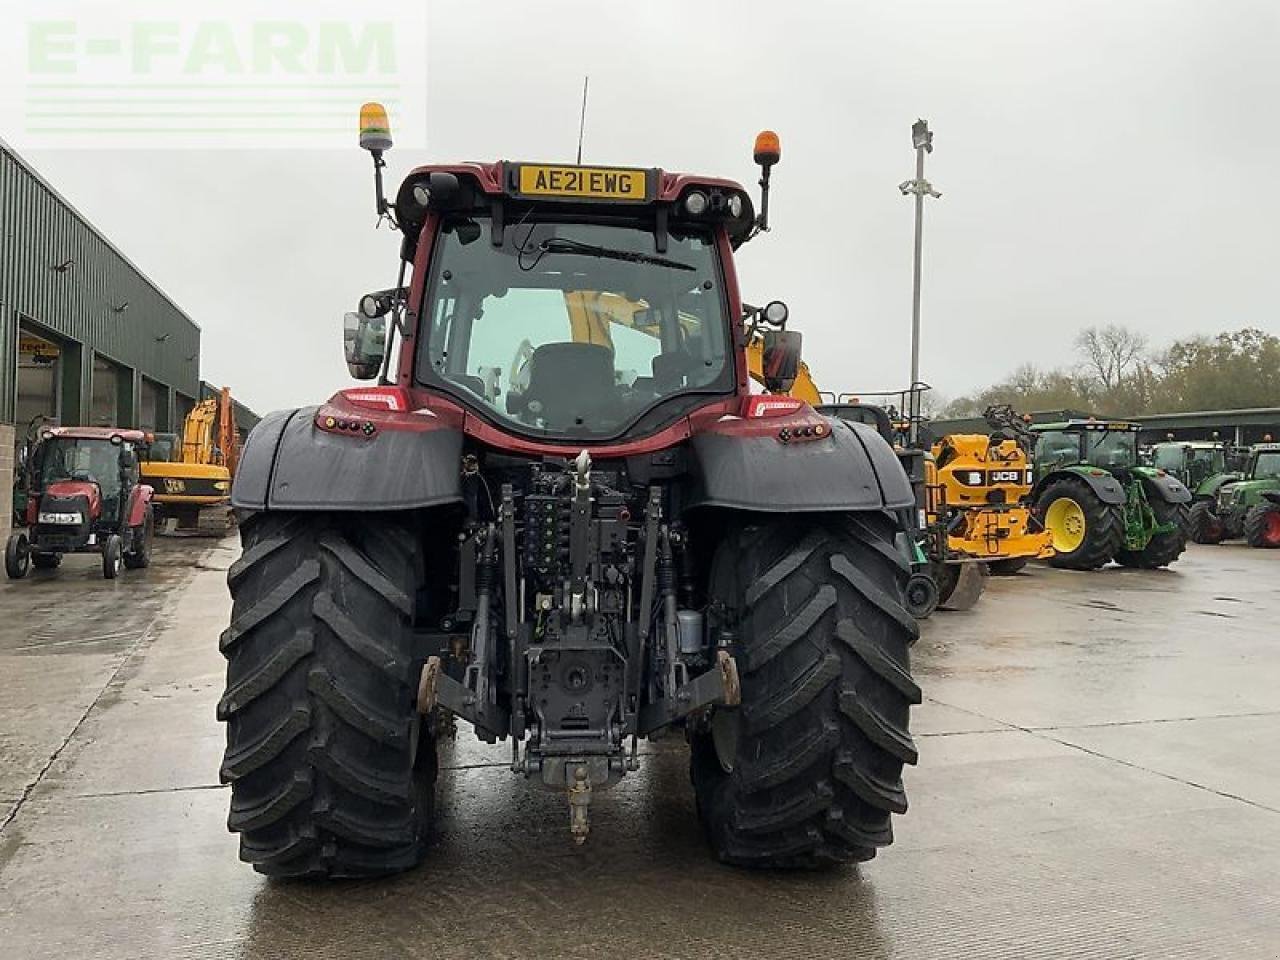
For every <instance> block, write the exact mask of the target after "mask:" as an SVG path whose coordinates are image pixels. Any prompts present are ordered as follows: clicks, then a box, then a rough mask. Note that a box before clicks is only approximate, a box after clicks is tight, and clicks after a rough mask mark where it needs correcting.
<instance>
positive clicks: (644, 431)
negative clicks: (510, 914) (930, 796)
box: [218, 105, 920, 877]
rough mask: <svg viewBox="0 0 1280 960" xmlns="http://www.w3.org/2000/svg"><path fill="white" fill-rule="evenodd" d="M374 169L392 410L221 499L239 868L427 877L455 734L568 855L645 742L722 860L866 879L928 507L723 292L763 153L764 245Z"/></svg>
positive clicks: (897, 770) (557, 185)
mask: <svg viewBox="0 0 1280 960" xmlns="http://www.w3.org/2000/svg"><path fill="white" fill-rule="evenodd" d="M361 143H362V146H364V147H366V148H367V149H369V150H370V151H371V152H372V154H373V158H374V169H375V179H376V184H377V195H378V202H377V207H378V212H379V213H380V214H382V215H385V216H386V217H388V218H390V219H391V220H392V221H393V222H394V224H395V225H396V227H397V228H398V229H399V231H400V232H401V233H402V235H403V236H402V239H401V241H400V263H399V282H398V283H397V284H396V285H395V286H394V287H392V288H391V289H388V290H382V291H378V292H376V293H372V294H369V295H368V296H366V297H364V298H363V299H362V301H361V303H360V313H359V314H349V315H348V318H347V327H346V353H347V361H348V365H349V368H350V370H351V373H352V375H353V376H354V377H356V378H358V379H373V378H377V383H376V384H375V385H371V386H368V387H365V388H357V389H345V390H340V391H339V392H338V393H336V394H335V395H334V396H333V397H332V398H331V399H330V400H329V401H328V402H327V403H325V404H322V405H321V406H318V407H304V408H302V409H297V410H285V411H281V412H277V413H273V414H271V415H269V416H268V417H266V418H265V419H264V420H263V421H262V423H261V424H260V425H259V426H258V427H257V428H256V429H255V430H254V431H253V433H252V434H251V435H250V437H249V439H248V442H247V444H246V447H245V450H244V454H243V458H242V460H241V463H240V469H239V472H238V473H237V475H236V478H235V483H234V487H233V493H232V499H233V504H234V506H235V507H236V509H237V510H238V512H239V515H240V518H241V536H242V540H243V549H244V552H243V555H242V556H241V558H240V559H239V560H238V561H237V562H236V563H235V564H234V566H233V567H232V568H231V571H230V574H229V577H228V581H229V585H230V589H231V595H232V599H233V609H232V614H231V623H230V626H229V627H228V628H227V630H226V631H225V632H224V633H223V635H222V639H221V643H220V646H221V649H222V652H223V653H224V655H225V656H226V657H227V659H228V661H229V665H228V668H227V686H226V693H225V695H224V696H223V697H222V699H221V701H220V703H219V705H218V716H219V718H220V719H221V720H223V721H225V722H226V724H227V751H226V755H225V759H224V762H223V765H222V769H221V776H222V778H223V780H224V781H225V782H229V783H230V784H231V811H230V816H229V819H228V825H229V827H230V829H231V830H233V831H235V832H238V833H239V834H240V855H241V858H242V859H243V860H246V861H248V862H249V863H252V864H253V865H254V867H255V868H256V869H257V870H259V871H260V872H262V873H265V874H269V875H273V876H347V877H349V876H369V875H375V874H380V873H388V872H392V871H396V870H402V869H406V868H408V867H411V866H413V865H414V864H416V863H417V862H419V860H421V858H422V857H423V856H424V854H425V849H426V846H427V843H428V840H429V838H430V836H431V816H432V809H433V802H432V797H433V784H434V780H435V776H436V736H437V733H438V731H440V730H441V729H442V728H443V727H444V726H445V724H446V723H449V722H451V720H450V719H449V718H450V717H451V716H452V717H460V718H462V719H464V720H466V721H468V722H469V723H470V724H471V725H472V726H473V727H474V730H475V732H476V734H477V736H478V737H479V738H480V739H482V740H485V741H488V742H496V741H499V740H505V741H509V742H510V745H511V769H512V771H513V772H514V773H516V774H518V775H521V776H523V777H526V778H529V779H530V780H532V781H535V782H537V783H539V784H541V785H544V786H545V787H547V788H550V789H552V790H555V791H558V792H560V793H562V794H563V795H564V796H565V797H566V799H567V806H568V813H569V816H568V818H567V819H568V825H569V827H570V832H571V835H572V837H573V838H574V840H576V841H577V842H582V841H583V840H585V839H586V836H587V832H588V829H589V818H588V814H589V810H590V805H591V803H592V802H593V798H594V797H597V796H598V795H599V793H600V792H601V791H602V790H604V789H605V788H607V787H610V786H612V785H613V784H615V783H616V782H617V781H618V780H619V779H620V778H622V777H623V776H624V775H625V774H627V772H629V771H632V770H635V769H637V768H638V766H639V764H640V762H641V757H640V755H639V754H638V753H637V742H638V740H639V739H640V738H646V737H650V736H656V735H659V734H661V733H663V732H666V731H669V730H670V729H671V728H680V729H682V730H683V733H684V736H685V737H686V739H687V740H688V742H689V745H690V761H691V770H692V780H693V790H694V793H695V795H696V798H697V808H698V812H699V816H700V818H701V820H702V822H703V824H704V827H705V830H706V833H707V836H708V838H709V841H710V845H711V847H712V849H713V850H714V852H715V853H716V855H717V856H718V857H719V858H721V859H722V860H724V861H726V862H730V863H735V864H742V865H748V866H755V867H820V866H826V865H829V864H838V863H847V862H851V861H860V860H865V859H868V858H870V857H872V856H874V855H875V852H876V850H877V849H878V848H880V847H883V846H885V845H887V844H889V843H890V842H891V841H892V836H893V834H892V829H891V826H890V816H891V815H892V814H895V813H899V814H900V813H902V812H904V811H905V810H906V806H907V800H906V796H905V794H904V792H903V784H902V767H903V764H905V763H914V762H915V761H916V748H915V745H914V744H913V742H912V739H911V735H910V733H909V732H908V712H909V708H910V706H911V704H914V703H919V702H920V689H919V687H917V686H916V683H915V681H914V680H913V679H912V678H911V674H910V670H909V663H908V648H909V646H910V645H911V643H912V642H913V641H914V640H915V638H916V636H917V627H916V624H915V621H914V620H913V619H912V618H911V616H910V615H909V614H908V613H907V611H906V609H905V608H904V601H903V588H904V585H905V583H906V581H907V578H908V576H909V575H910V553H909V551H910V549H911V544H910V538H909V535H908V531H909V529H910V527H911V522H912V518H911V513H912V511H913V509H914V503H915V501H914V499H913V497H912V491H911V487H910V484H909V483H908V482H907V478H906V475H905V474H904V472H903V470H902V467H901V466H900V465H899V463H898V460H897V458H896V457H895V455H894V453H893V450H892V449H891V448H890V446H889V444H888V443H886V442H885V441H884V440H883V439H882V438H881V437H880V435H879V434H878V433H877V432H876V431H875V430H874V429H873V428H871V427H865V426H863V425H862V424H856V423H855V424H847V423H843V422H841V421H838V420H835V419H831V418H828V417H825V416H822V415H821V414H819V413H817V412H815V411H814V410H813V409H812V408H811V407H809V406H808V405H807V404H805V403H803V402H801V401H798V400H794V399H792V398H790V397H788V396H786V395H785V391H786V389H787V388H788V387H789V385H790V381H791V379H792V378H794V377H795V375H796V371H797V367H798V363H799V334H797V333H792V332H787V331H786V330H785V323H786V319H787V317H786V314H787V311H786V308H785V306H784V305H783V304H782V303H780V302H777V301H774V302H773V303H771V304H769V305H768V306H767V307H764V308H759V309H757V308H752V307H747V306H745V305H744V304H743V302H742V299H741V297H740V295H739V291H738V281H737V274H736V272H735V269H734V252H735V250H736V249H737V248H738V247H739V246H740V245H741V244H743V243H745V242H747V241H748V240H750V239H751V238H752V237H754V236H755V235H756V234H757V233H759V232H760V231H762V230H764V229H765V228H766V226H767V222H766V217H767V198H768V192H767V191H768V181H769V172H770V170H771V168H772V166H773V165H774V164H775V163H776V162H777V161H778V159H779V155H780V150H779V147H778V142H777V138H776V136H774V135H773V134H762V135H761V137H760V138H759V139H758V140H757V143H756V151H755V159H756V161H757V162H758V163H759V164H760V165H761V166H762V168H763V175H762V178H761V187H762V195H763V198H764V201H763V202H762V208H761V209H762V212H761V214H760V215H759V216H757V215H756V214H755V212H754V210H753V206H752V202H751V199H750V198H749V196H748V195H747V193H746V191H744V190H743V188H742V187H741V186H739V185H738V184H736V183H733V182H731V181H728V180H722V179H714V178H709V177H701V176H691V175H687V174H680V173H670V172H667V171H663V170H659V169H619V168H602V167H584V166H565V165H560V164H535V163H510V162H500V163H492V164H481V163H464V164H454V165H442V166H425V167H419V168H417V169H416V170H413V171H412V172H411V173H410V174H409V175H408V177H407V178H406V179H405V180H404V182H403V184H402V186H401V187H400V189H399V192H398V194H397V196H396V199H395V202H394V203H391V202H388V201H384V200H383V199H382V187H381V169H382V166H383V159H382V155H383V151H384V150H386V149H388V148H389V147H390V145H391V141H390V135H389V130H388V128H387V124H386V117H385V113H384V112H382V111H381V109H380V108H378V107H376V105H371V106H369V107H368V108H366V110H365V111H364V114H363V115H362V130H361ZM409 271H412V279H410V280H407V281H406V276H407V274H408V273H409ZM757 334H761V335H762V336H763V339H764V341H765V356H764V362H763V370H764V378H765V380H766V387H767V389H768V390H769V391H770V392H769V393H767V394H758V395H753V394H752V390H751V387H750V384H751V380H750V377H749V375H748V362H747V351H746V346H747V344H748V342H750V341H751V339H752V338H753V337H754V336H756V335H757ZM442 721H444V722H442Z"/></svg>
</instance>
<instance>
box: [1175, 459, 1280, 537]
mask: <svg viewBox="0 0 1280 960" xmlns="http://www.w3.org/2000/svg"><path fill="white" fill-rule="evenodd" d="M1278 495H1280V443H1260V444H1258V445H1257V446H1255V447H1254V448H1253V450H1252V451H1251V452H1250V454H1249V463H1248V465H1247V466H1246V467H1245V470H1244V475H1243V476H1242V477H1240V478H1239V479H1235V480H1233V481H1231V482H1229V483H1224V484H1223V485H1222V486H1221V488H1220V489H1219V490H1218V495H1217V498H1216V499H1215V500H1212V501H1209V502H1208V503H1206V504H1196V505H1195V507H1193V508H1192V525H1193V529H1194V528H1197V527H1198V528H1199V529H1201V530H1202V531H1203V533H1202V536H1203V539H1200V540H1197V542H1198V543H1221V542H1222V541H1223V540H1236V539H1239V538H1240V537H1244V539H1245V540H1247V541H1248V543H1249V546H1251V547H1280V496H1278Z"/></svg>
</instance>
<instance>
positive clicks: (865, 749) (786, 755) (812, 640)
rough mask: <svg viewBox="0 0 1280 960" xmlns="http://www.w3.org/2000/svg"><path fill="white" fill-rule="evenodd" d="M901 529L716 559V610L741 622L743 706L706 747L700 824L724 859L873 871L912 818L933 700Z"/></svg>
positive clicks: (761, 528) (826, 532)
mask: <svg viewBox="0 0 1280 960" xmlns="http://www.w3.org/2000/svg"><path fill="white" fill-rule="evenodd" d="M894 533H895V531H894V528H893V525H892V522H891V521H890V520H889V518H888V517H885V516H881V515H875V514H859V515H856V516H854V517H851V518H849V519H848V520H845V521H842V522H839V523H832V522H830V521H827V522H822V523H818V522H809V523H797V522H796V521H795V520H794V519H792V518H788V519H787V520H785V521H766V522H762V523H759V524H751V525H748V526H744V527H742V528H741V529H739V530H738V531H737V532H736V533H734V534H733V535H731V536H729V537H728V538H726V540H725V541H724V542H723V543H722V544H721V545H720V547H719V549H718V550H717V551H716V555H715V560H714V564H713V568H712V574H711V585H710V593H711V599H712V602H713V603H715V602H720V603H723V604H725V605H726V607H727V608H728V609H729V610H730V611H731V614H730V616H731V617H735V618H736V624H735V626H736V628H737V631H738V637H739V641H740V642H739V646H738V652H737V660H738V668H739V672H740V677H741V682H742V706H741V707H740V708H735V709H724V708H721V709H718V710H716V711H715V712H714V713H713V715H712V718H711V721H710V724H709V729H707V728H705V727H704V728H703V729H702V730H700V731H698V732H695V733H694V734H693V735H692V738H691V740H692V747H693V754H692V776H693V784H694V790H695V793H696V795H697V800H698V812H699V816H700V817H701V819H702V822H703V826H704V827H705V829H706V832H707V836H708V838H709V840H710V842H711V846H712V848H713V849H714V850H715V852H716V854H717V855H718V856H719V858H720V859H721V860H722V861H725V862H727V863H733V864H738V865H742V866H751V867H768V868H816V867H826V866H829V865H831V864H836V863H848V862H853V861H861V860H868V859H870V858H871V857H873V856H875V852H876V850H877V848H879V847H883V846H887V845H888V844H889V843H891V842H892V841H893V829H892V827H891V826H890V823H889V820H890V817H891V815H892V814H894V813H904V812H905V811H906V809H907V799H906V795H905V793H904V792H903V786H902V766H903V764H904V763H915V762H916V748H915V744H914V743H913V742H912V740H911V735H910V733H909V732H908V724H907V716H908V712H909V709H910V706H911V704H915V703H919V702H920V688H919V687H917V686H916V684H915V682H914V681H913V680H912V679H911V674H910V668H909V658H908V652H907V650H908V647H909V646H910V644H911V643H912V642H913V641H914V640H915V639H916V637H917V636H918V633H919V630H918V628H917V626H916V622H915V621H914V620H913V619H912V618H911V615H910V614H909V613H908V612H907V610H906V608H905V606H904V602H905V601H904V597H903V589H904V587H905V585H906V583H907V579H908V576H909V574H910V569H909V567H908V564H907V562H906V560H905V559H904V558H902V557H901V555H900V554H899V552H898V551H897V549H895V547H894Z"/></svg>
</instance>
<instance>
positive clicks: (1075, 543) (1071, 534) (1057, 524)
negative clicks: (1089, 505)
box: [1044, 497, 1089, 553]
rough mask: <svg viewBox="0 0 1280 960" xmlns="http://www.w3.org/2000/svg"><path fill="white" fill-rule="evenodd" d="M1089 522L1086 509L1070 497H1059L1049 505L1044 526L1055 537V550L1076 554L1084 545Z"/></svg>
mask: <svg viewBox="0 0 1280 960" xmlns="http://www.w3.org/2000/svg"><path fill="white" fill-rule="evenodd" d="M1088 525H1089V522H1088V520H1087V519H1086V518H1085V515H1084V508H1083V507H1081V506H1080V504H1078V503H1076V501H1074V500H1072V499H1071V498H1070V497H1059V498H1058V499H1057V500H1055V501H1053V503H1051V504H1049V509H1048V510H1047V511H1046V512H1045V515H1044V526H1045V529H1046V530H1048V531H1049V535H1050V536H1051V537H1053V549H1055V550H1057V551H1058V552H1059V553H1074V552H1075V551H1076V550H1079V549H1080V545H1081V544H1083V543H1084V539H1085V534H1086V533H1087V532H1088Z"/></svg>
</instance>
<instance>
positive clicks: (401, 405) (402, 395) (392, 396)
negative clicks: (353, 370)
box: [341, 387, 409, 413]
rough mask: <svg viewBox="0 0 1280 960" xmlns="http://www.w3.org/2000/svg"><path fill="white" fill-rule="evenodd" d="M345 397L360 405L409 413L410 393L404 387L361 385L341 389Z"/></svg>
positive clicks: (348, 400) (349, 401) (392, 411)
mask: <svg viewBox="0 0 1280 960" xmlns="http://www.w3.org/2000/svg"><path fill="white" fill-rule="evenodd" d="M341 395H342V397H343V399H345V400H346V401H347V402H348V403H354V404H355V405H356V406H358V407H369V408H370V409H373V410H386V411H389V412H390V413H408V411H409V394H408V393H407V392H406V391H405V389H404V387H361V388H357V389H354V390H343V391H341Z"/></svg>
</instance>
